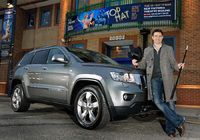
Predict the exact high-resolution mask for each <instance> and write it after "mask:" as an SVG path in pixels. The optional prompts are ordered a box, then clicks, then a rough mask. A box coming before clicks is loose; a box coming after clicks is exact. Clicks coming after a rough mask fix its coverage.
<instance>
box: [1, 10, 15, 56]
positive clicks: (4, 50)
mask: <svg viewBox="0 0 200 140" xmlns="http://www.w3.org/2000/svg"><path fill="white" fill-rule="evenodd" d="M12 23H13V8H7V9H5V14H4V21H3V30H2V37H1V47H0V57H1V58H9V52H10V44H11V41H12V40H11V39H12V38H11V37H12Z"/></svg>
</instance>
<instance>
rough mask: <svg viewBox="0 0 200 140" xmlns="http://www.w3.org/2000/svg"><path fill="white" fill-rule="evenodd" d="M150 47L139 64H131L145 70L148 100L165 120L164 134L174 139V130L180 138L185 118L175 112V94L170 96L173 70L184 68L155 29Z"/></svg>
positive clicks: (160, 32)
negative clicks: (172, 96)
mask: <svg viewBox="0 0 200 140" xmlns="http://www.w3.org/2000/svg"><path fill="white" fill-rule="evenodd" d="M152 40H153V41H154V42H153V44H152V46H150V47H147V48H146V49H145V50H144V56H143V58H142V60H141V62H139V63H136V62H137V60H136V59H133V60H132V64H133V65H134V66H135V67H136V68H138V69H145V70H146V74H147V87H148V100H152V101H153V102H154V103H155V105H156V106H157V107H158V109H159V110H160V111H161V112H162V113H163V115H164V116H165V118H166V121H165V123H166V130H165V131H166V133H167V134H168V136H170V137H175V136H176V135H175V133H176V129H177V130H178V131H179V134H180V136H181V137H182V136H183V134H184V132H185V127H184V122H185V118H184V117H182V116H180V115H178V114H177V113H176V112H175V101H176V100H177V97H176V94H175V96H174V98H173V99H172V100H170V96H171V93H172V90H173V87H174V77H173V69H175V70H177V71H178V70H179V69H180V68H181V67H182V68H184V63H179V64H178V63H177V61H176V60H175V58H174V53H173V48H172V47H171V46H168V45H165V44H163V43H162V40H163V32H162V30H159V29H156V30H154V31H153V33H152Z"/></svg>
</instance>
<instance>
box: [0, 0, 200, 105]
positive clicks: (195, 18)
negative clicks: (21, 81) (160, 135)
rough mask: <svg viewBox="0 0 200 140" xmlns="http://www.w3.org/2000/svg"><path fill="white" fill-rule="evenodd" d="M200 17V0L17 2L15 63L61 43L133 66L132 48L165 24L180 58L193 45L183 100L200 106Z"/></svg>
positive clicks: (1, 90)
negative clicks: (28, 55)
mask: <svg viewBox="0 0 200 140" xmlns="http://www.w3.org/2000/svg"><path fill="white" fill-rule="evenodd" d="M0 5H1V7H0V44H1V62H0V69H1V71H0V94H7V93H8V83H9V82H8V79H9V69H10V65H9V64H10V59H9V57H4V56H5V55H6V54H7V53H6V51H5V50H4V49H5V48H4V47H2V46H4V45H2V42H3V39H2V37H3V35H4V34H5V33H4V32H5V30H6V29H5V27H4V22H5V21H4V17H5V10H6V7H7V2H5V1H1V2H0ZM199 17H200V1H199V0H192V1H191V0H17V7H16V22H15V35H14V37H15V38H14V53H13V67H14V66H15V65H16V64H17V63H18V61H19V60H20V59H21V58H22V57H23V55H24V54H25V53H26V52H29V51H31V50H34V49H37V48H41V47H44V46H49V45H55V44H57V45H63V46H65V45H66V46H72V47H77V48H80V49H82V48H84V49H89V50H93V51H97V52H100V53H103V54H105V55H107V56H109V57H111V58H112V59H114V60H115V61H117V62H118V63H120V64H122V65H126V66H132V65H131V59H130V58H129V57H128V52H129V51H130V48H131V47H135V48H136V47H141V49H142V50H144V48H146V47H148V46H149V45H151V44H152V39H151V33H152V31H153V30H154V29H157V28H159V29H161V30H163V32H164V40H163V41H164V43H165V44H168V45H170V46H172V47H173V50H174V55H175V58H176V60H177V61H178V62H181V61H182V59H183V56H184V53H185V50H186V46H187V45H188V46H189V49H188V52H187V56H186V59H185V68H184V70H183V71H182V73H181V77H180V79H179V83H178V86H177V96H178V101H177V104H181V105H200V76H199V75H200V59H199V54H200V39H199V36H200V18H199ZM64 41H65V42H64ZM2 52H3V53H2ZM9 53H10V51H9V50H8V54H9ZM174 76H175V80H176V79H177V77H178V72H174Z"/></svg>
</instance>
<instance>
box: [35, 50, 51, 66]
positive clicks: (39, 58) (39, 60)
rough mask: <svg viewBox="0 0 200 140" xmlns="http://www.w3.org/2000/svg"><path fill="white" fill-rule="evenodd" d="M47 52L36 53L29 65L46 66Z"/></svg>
mask: <svg viewBox="0 0 200 140" xmlns="http://www.w3.org/2000/svg"><path fill="white" fill-rule="evenodd" d="M48 52H49V50H43V51H39V52H36V54H35V55H34V57H33V60H32V63H31V64H46V60H47V55H48Z"/></svg>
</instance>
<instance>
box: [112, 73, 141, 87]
mask: <svg viewBox="0 0 200 140" xmlns="http://www.w3.org/2000/svg"><path fill="white" fill-rule="evenodd" d="M110 75H111V77H112V79H113V80H115V81H120V82H130V83H136V84H138V85H141V80H140V75H139V74H133V73H124V72H110Z"/></svg>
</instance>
